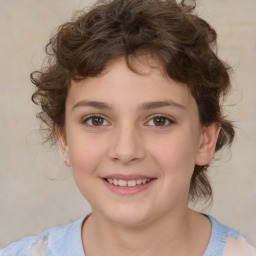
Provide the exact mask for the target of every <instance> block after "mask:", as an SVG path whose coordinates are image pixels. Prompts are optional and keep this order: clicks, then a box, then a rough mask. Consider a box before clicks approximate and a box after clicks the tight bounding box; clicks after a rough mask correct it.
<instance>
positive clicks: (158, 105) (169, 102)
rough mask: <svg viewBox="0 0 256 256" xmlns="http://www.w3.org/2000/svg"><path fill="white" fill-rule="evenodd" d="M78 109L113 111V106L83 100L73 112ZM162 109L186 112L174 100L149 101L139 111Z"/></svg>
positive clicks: (75, 106) (140, 106) (183, 107)
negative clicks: (167, 108)
mask: <svg viewBox="0 0 256 256" xmlns="http://www.w3.org/2000/svg"><path fill="white" fill-rule="evenodd" d="M77 107H94V108H98V109H108V110H113V106H112V105H111V104H108V103H105V102H100V101H87V100H82V101H79V102H77V103H76V104H75V105H74V106H73V107H72V110H74V109H75V108H77ZM161 107H171V108H173V107H174V108H179V109H183V110H185V109H186V108H185V106H183V105H181V104H179V103H177V102H174V101H172V100H164V101H149V102H144V103H142V104H140V105H139V107H138V109H139V110H150V109H154V108H161Z"/></svg>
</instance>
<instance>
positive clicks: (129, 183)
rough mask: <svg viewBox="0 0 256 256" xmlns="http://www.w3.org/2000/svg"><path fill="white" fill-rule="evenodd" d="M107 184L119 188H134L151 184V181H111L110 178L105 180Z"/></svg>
mask: <svg viewBox="0 0 256 256" xmlns="http://www.w3.org/2000/svg"><path fill="white" fill-rule="evenodd" d="M104 180H105V181H107V182H108V183H109V184H112V185H115V186H119V187H135V186H139V185H145V184H147V183H149V182H151V181H152V180H153V179H150V178H148V179H130V180H123V179H112V178H105V179H104Z"/></svg>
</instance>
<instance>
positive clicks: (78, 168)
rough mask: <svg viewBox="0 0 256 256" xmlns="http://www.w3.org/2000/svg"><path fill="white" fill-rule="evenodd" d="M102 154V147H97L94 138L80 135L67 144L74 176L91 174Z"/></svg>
mask: <svg viewBox="0 0 256 256" xmlns="http://www.w3.org/2000/svg"><path fill="white" fill-rule="evenodd" d="M78 137H79V136H78ZM103 155H104V148H102V147H99V146H98V144H97V143H96V142H95V140H90V139H89V138H81V137H80V138H79V139H74V140H72V143H71V144H69V158H70V163H71V166H72V169H73V172H74V176H87V175H92V174H93V173H94V172H95V170H96V169H97V166H98V164H99V163H100V161H101V159H102V157H103ZM78 178H79V177H78Z"/></svg>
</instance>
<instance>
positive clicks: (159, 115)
mask: <svg viewBox="0 0 256 256" xmlns="http://www.w3.org/2000/svg"><path fill="white" fill-rule="evenodd" d="M156 117H163V118H165V119H166V120H167V121H168V122H169V124H167V125H163V126H156V125H147V124H146V125H147V126H154V127H156V128H163V127H168V126H170V125H171V124H174V123H175V121H174V120H173V119H172V118H171V117H169V116H166V115H164V114H155V115H153V116H151V117H150V120H149V121H151V120H152V119H154V118H156ZM149 121H148V122H147V123H149Z"/></svg>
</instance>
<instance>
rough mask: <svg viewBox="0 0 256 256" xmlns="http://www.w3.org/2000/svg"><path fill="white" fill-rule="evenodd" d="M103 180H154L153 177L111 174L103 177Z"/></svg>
mask: <svg viewBox="0 0 256 256" xmlns="http://www.w3.org/2000/svg"><path fill="white" fill-rule="evenodd" d="M102 178H103V179H117V180H139V179H153V177H150V176H147V175H140V174H128V175H125V174H110V175H107V176H104V177H102Z"/></svg>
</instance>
